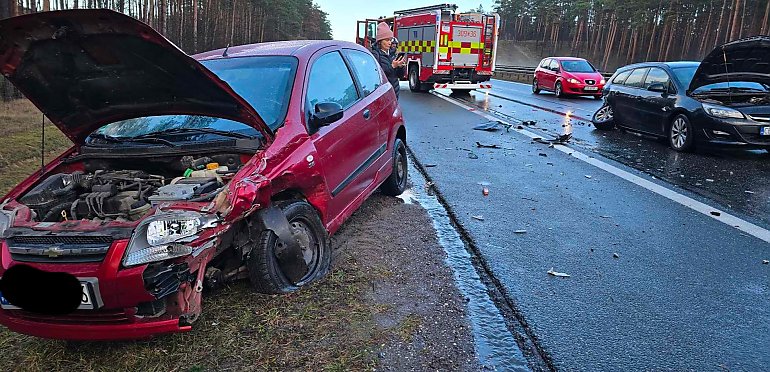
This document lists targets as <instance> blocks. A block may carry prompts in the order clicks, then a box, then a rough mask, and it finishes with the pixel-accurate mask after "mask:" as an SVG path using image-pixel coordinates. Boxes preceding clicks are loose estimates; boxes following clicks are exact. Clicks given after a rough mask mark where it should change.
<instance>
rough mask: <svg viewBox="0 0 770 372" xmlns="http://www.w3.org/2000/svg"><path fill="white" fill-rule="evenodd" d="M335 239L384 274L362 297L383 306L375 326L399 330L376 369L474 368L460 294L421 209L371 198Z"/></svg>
mask: <svg viewBox="0 0 770 372" xmlns="http://www.w3.org/2000/svg"><path fill="white" fill-rule="evenodd" d="M335 242H337V245H338V246H339V247H340V249H341V250H343V254H349V255H351V256H352V258H353V260H354V261H355V262H357V263H358V265H360V266H361V267H362V269H363V270H365V271H374V272H380V273H382V274H383V275H382V279H381V280H378V281H373V282H372V283H371V289H370V290H369V291H367V298H368V300H369V301H372V302H373V303H374V304H375V306H386V307H388V308H389V310H388V311H384V312H382V313H380V314H377V315H376V316H375V321H376V322H377V325H378V326H379V327H384V328H393V327H400V330H399V332H397V333H398V336H399V337H390V338H389V339H388V340H387V341H386V342H385V343H384V344H383V345H381V347H380V353H379V355H378V357H379V358H380V359H381V360H380V365H379V366H378V367H377V369H380V370H394V371H404V370H423V371H424V370H441V371H448V370H478V369H479V368H478V363H477V360H476V357H475V353H474V349H473V339H472V336H471V334H470V324H469V323H468V321H467V319H466V318H465V305H464V299H463V298H462V296H461V295H460V293H459V292H458V290H457V288H456V287H455V285H454V282H453V279H452V272H451V270H450V269H449V268H448V267H447V266H446V265H445V263H444V257H445V253H444V251H443V249H442V248H441V247H440V246H439V245H438V241H437V239H436V233H435V230H433V225H432V222H431V221H430V219H429V218H428V215H427V213H426V212H425V210H424V209H422V208H421V207H420V206H418V205H408V204H403V202H401V200H399V199H395V198H388V197H384V196H381V195H375V196H374V197H373V198H371V199H370V200H369V202H367V203H366V204H365V205H364V206H363V208H361V210H359V211H358V212H357V214H356V215H355V216H354V217H353V219H352V220H351V222H350V223H347V224H346V225H345V227H344V228H343V230H342V231H340V233H339V234H338V235H337V237H336V238H335ZM399 324H400V325H399Z"/></svg>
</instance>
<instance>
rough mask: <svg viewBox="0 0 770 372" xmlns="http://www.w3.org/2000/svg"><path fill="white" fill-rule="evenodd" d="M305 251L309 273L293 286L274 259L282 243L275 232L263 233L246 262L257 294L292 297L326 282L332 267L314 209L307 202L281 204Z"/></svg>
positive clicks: (327, 241)
mask: <svg viewBox="0 0 770 372" xmlns="http://www.w3.org/2000/svg"><path fill="white" fill-rule="evenodd" d="M278 207H279V208H280V209H281V211H282V212H283V214H284V215H285V216H286V219H287V220H288V221H289V225H290V226H291V230H292V235H294V236H295V237H296V238H297V240H298V242H299V243H300V247H301V248H302V250H303V256H304V257H305V262H306V263H307V264H308V269H309V270H308V272H307V273H306V274H305V276H304V277H303V278H302V279H300V281H299V282H297V283H293V282H292V281H291V280H289V278H288V277H287V276H286V275H285V274H284V273H283V272H282V271H281V268H280V266H279V263H278V259H277V258H276V256H275V251H276V248H277V247H278V245H279V244H281V243H280V239H279V238H278V236H277V235H276V234H275V233H274V232H273V231H272V230H262V231H261V232H259V235H258V239H257V241H256V242H255V243H254V246H253V247H252V250H251V253H250V254H249V258H248V260H247V262H246V266H247V268H248V274H249V281H251V285H252V287H253V288H254V290H255V291H256V292H259V293H265V294H281V293H290V292H294V291H296V290H298V289H299V288H300V287H302V286H305V285H307V284H309V283H311V282H313V281H315V280H318V279H320V278H323V277H324V276H325V275H326V273H327V272H328V271H329V266H330V265H331V256H332V255H331V247H330V245H329V237H328V233H327V232H326V229H325V228H324V225H323V223H322V222H321V219H320V218H319V217H318V213H317V212H316V210H315V208H313V206H311V205H310V204H308V203H307V202H306V201H304V200H291V201H287V202H281V203H279V204H278Z"/></svg>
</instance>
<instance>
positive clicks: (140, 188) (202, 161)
mask: <svg viewBox="0 0 770 372" xmlns="http://www.w3.org/2000/svg"><path fill="white" fill-rule="evenodd" d="M221 157H222V156H218V157H217V158H221ZM226 159H227V160H225V161H227V162H228V163H230V164H227V165H222V166H220V165H219V163H217V162H215V160H214V159H213V158H212V157H208V156H206V157H199V158H193V157H190V156H186V157H182V158H175V159H165V162H164V163H163V164H164V165H165V167H159V166H157V164H156V165H155V166H153V167H152V168H153V170H157V171H159V172H158V173H161V174H155V172H152V173H150V172H148V171H146V170H135V169H132V170H123V169H121V170H103V169H96V170H93V171H90V170H89V168H94V167H100V168H101V167H105V168H108V169H109V168H110V167H111V166H114V165H119V162H120V161H115V160H112V161H106V160H99V161H95V162H94V161H92V162H90V163H88V164H86V167H85V168H86V170H85V171H74V172H71V173H57V174H53V175H51V176H49V177H47V178H46V179H44V180H43V181H42V182H40V183H39V184H37V185H36V186H35V187H34V188H33V189H32V190H30V191H29V192H27V193H26V194H25V195H24V196H22V197H20V198H19V199H18V201H19V202H20V203H22V204H24V205H26V206H27V207H29V208H30V209H32V211H33V212H34V215H35V220H37V221H40V222H60V221H65V220H78V219H89V220H100V221H109V220H121V221H136V220H139V219H140V218H142V217H143V216H144V215H145V214H146V213H147V212H148V211H149V210H150V209H151V208H152V206H153V205H155V204H158V203H161V202H166V201H207V200H210V199H212V198H213V197H214V196H215V194H216V193H217V192H218V191H219V190H222V189H223V186H224V185H225V184H226V183H227V181H228V180H229V179H230V178H231V177H232V176H233V175H234V174H235V172H237V170H238V169H239V168H240V166H241V163H240V161H239V160H233V159H239V157H238V156H237V155H234V156H228V157H226ZM156 162H157V160H156ZM124 165H125V164H124Z"/></svg>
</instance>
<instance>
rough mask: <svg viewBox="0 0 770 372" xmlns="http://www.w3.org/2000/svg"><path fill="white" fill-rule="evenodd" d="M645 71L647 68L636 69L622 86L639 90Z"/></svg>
mask: <svg viewBox="0 0 770 372" xmlns="http://www.w3.org/2000/svg"><path fill="white" fill-rule="evenodd" d="M647 70H649V68H638V69H636V70H634V72H632V73H631V75H629V76H628V79H626V82H625V83H624V84H625V85H626V86H629V87H636V88H641V87H642V81H643V80H644V74H646V73H647Z"/></svg>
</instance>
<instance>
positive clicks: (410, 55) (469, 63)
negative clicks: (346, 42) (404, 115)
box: [356, 4, 500, 92]
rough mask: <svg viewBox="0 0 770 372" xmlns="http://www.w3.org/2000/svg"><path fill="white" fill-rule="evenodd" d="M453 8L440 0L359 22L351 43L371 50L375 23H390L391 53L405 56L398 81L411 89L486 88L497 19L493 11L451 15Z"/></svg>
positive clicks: (494, 46) (493, 61) (494, 48)
mask: <svg viewBox="0 0 770 372" xmlns="http://www.w3.org/2000/svg"><path fill="white" fill-rule="evenodd" d="M456 9H457V5H454V4H441V5H434V6H427V7H421V8H415V9H407V10H399V11H396V12H394V13H393V14H394V16H392V17H388V18H381V19H366V20H363V21H358V27H357V35H356V42H357V43H358V44H361V45H363V46H364V47H367V48H373V47H375V45H374V40H375V32H376V29H377V23H379V22H385V23H387V24H388V25H390V27H391V29H392V30H393V33H394V34H395V35H396V39H397V44H396V43H394V45H397V47H396V49H395V51H397V52H398V53H406V55H407V60H408V62H407V65H406V67H407V68H406V69H405V71H404V76H402V77H401V80H408V81H409V89H411V90H412V91H413V92H425V91H428V90H430V89H431V88H447V89H452V90H453V91H456V90H463V91H469V90H472V89H484V88H491V87H492V85H491V84H490V83H489V79H490V78H491V77H492V74H493V72H494V71H495V57H496V52H497V31H498V28H499V23H500V17H499V16H498V15H497V14H496V13H478V12H468V13H456V12H455V10H456Z"/></svg>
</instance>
